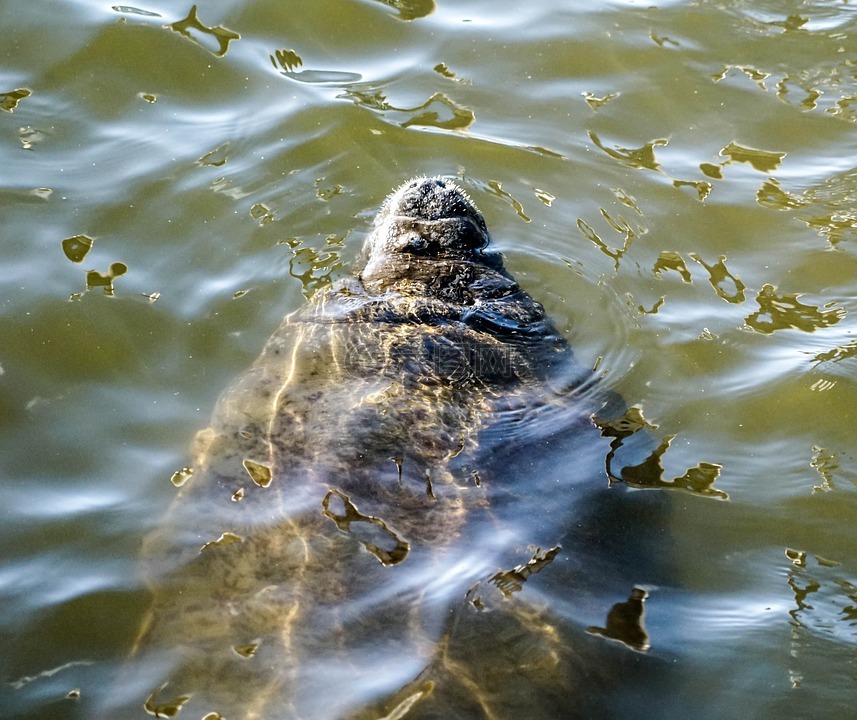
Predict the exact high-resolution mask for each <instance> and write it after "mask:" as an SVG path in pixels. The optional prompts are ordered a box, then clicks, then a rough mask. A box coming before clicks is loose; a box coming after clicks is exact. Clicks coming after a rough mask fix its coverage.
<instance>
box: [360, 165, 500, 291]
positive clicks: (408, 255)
mask: <svg viewBox="0 0 857 720" xmlns="http://www.w3.org/2000/svg"><path fill="white" fill-rule="evenodd" d="M490 241H491V236H490V235H489V234H488V228H487V226H486V225H485V219H484V218H483V217H482V213H480V212H479V210H477V209H476V206H475V205H474V204H473V202H472V201H471V200H470V198H469V197H468V196H467V193H465V192H464V191H463V190H462V189H461V188H460V187H458V185H456V184H455V183H454V182H452V181H451V180H446V179H444V178H441V177H418V178H414V179H413V180H409V181H408V182H406V183H405V184H404V185H402V186H401V187H399V188H398V189H397V190H395V191H394V192H393V193H392V194H391V195H390V196H389V197H388V198H387V200H386V201H385V202H384V204H383V205H382V206H381V209H380V210H379V211H378V214H377V215H376V216H375V222H374V225H373V228H372V232H371V233H370V234H369V236H368V237H367V238H366V243H365V245H364V246H363V255H364V261H365V266H364V267H363V271H362V272H361V273H360V276H361V279H362V280H363V281H364V283H373V282H381V283H382V284H385V285H386V284H389V283H390V282H392V281H394V280H398V279H417V277H416V276H420V275H424V274H426V273H427V272H431V270H430V269H429V268H431V267H432V266H433V267H434V271H435V272H438V271H440V270H439V268H443V267H449V266H450V264H455V263H460V262H471V263H478V264H484V265H489V266H492V267H496V266H497V264H498V262H499V255H498V254H497V253H493V252H484V249H485V248H486V247H487V245H488V244H489V243H490ZM408 274H411V275H412V276H414V277H411V278H409V277H408Z"/></svg>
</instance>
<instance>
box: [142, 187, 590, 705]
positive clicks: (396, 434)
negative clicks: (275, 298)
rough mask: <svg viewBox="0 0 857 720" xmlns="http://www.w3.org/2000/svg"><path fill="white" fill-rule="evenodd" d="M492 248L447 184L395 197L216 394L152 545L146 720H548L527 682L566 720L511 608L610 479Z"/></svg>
mask: <svg viewBox="0 0 857 720" xmlns="http://www.w3.org/2000/svg"><path fill="white" fill-rule="evenodd" d="M489 241H490V238H489V234H488V230H487V228H486V225H485V221H484V219H483V217H482V215H481V214H480V213H479V212H478V211H477V210H476V208H475V207H474V205H473V204H472V202H471V201H470V200H469V199H468V197H467V196H466V195H465V194H464V192H463V191H462V190H460V189H459V187H458V186H457V185H455V184H454V183H453V182H450V181H448V180H444V179H441V178H417V179H415V180H413V181H411V182H409V183H406V184H405V185H403V186H402V187H401V188H399V189H398V190H397V191H396V192H395V193H393V194H392V195H391V196H390V197H389V198H388V199H387V201H386V202H385V203H384V205H383V206H382V208H381V210H380V211H379V213H378V215H377V217H376V219H375V224H374V227H373V229H372V230H371V232H370V234H369V235H368V238H367V240H366V243H365V247H364V257H363V260H362V268H361V269H360V270H359V272H358V273H357V274H356V275H355V276H354V277H351V278H348V279H345V280H342V281H340V282H338V283H335V284H333V285H332V286H330V287H328V288H327V289H325V290H323V291H320V292H319V293H317V295H316V296H315V297H314V298H313V299H312V301H311V302H310V303H309V304H308V305H307V306H306V307H304V308H303V309H301V310H299V311H298V312H296V313H294V314H293V315H291V316H289V317H287V318H286V320H285V321H284V322H283V324H282V325H281V327H280V328H279V329H278V330H277V331H276V332H275V333H274V335H273V336H272V337H271V339H270V340H269V341H268V343H267V345H266V346H265V348H264V350H263V352H262V354H261V356H260V357H259V358H258V359H257V360H256V362H255V363H254V364H253V366H252V367H251V368H250V369H249V370H248V371H247V372H246V373H245V374H243V375H242V376H241V377H239V378H238V380H237V381H236V383H235V384H234V385H233V386H232V387H231V388H229V389H228V390H227V391H226V392H225V394H224V395H223V396H222V397H221V399H220V400H219V402H218V404H217V407H216V409H215V411H214V414H213V420H212V423H211V426H210V427H209V428H207V429H206V430H204V431H203V432H201V433H200V434H199V435H198V437H197V440H196V442H195V445H194V466H193V474H192V476H191V477H190V478H189V479H188V481H187V482H186V483H185V484H184V485H183V486H182V487H181V488H180V490H179V492H178V497H177V499H176V501H175V503H174V505H173V507H172V508H171V510H170V511H169V514H168V517H167V518H166V520H165V521H164V523H163V525H162V526H161V527H160V528H159V529H158V531H157V532H156V533H154V534H153V535H152V537H151V538H149V540H148V541H147V547H146V551H145V557H146V561H145V566H146V572H147V575H148V577H149V578H150V580H151V584H152V586H153V588H154V604H153V608H152V611H151V613H150V617H149V620H148V622H147V624H146V627H145V628H144V630H143V632H142V633H141V639H140V641H139V648H138V650H137V652H136V658H137V662H138V672H137V682H138V683H139V685H140V686H141V687H146V688H147V691H151V692H149V693H148V697H147V699H146V700H145V708H146V710H147V711H148V712H149V713H150V714H152V715H156V716H158V715H161V716H169V715H172V714H175V713H176V712H178V710H179V709H181V708H182V706H183V705H185V704H187V705H188V710H187V711H188V712H193V713H194V715H193V716H194V717H201V716H202V715H204V714H206V713H211V715H207V716H206V717H210V718H216V717H223V718H227V719H228V720H235V719H238V718H244V719H246V720H250V719H252V718H272V719H273V718H276V719H278V720H279V719H282V718H340V717H389V718H393V717H396V718H400V717H462V718H464V717H468V718H469V717H492V718H502V717H523V716H524V715H521V714H520V712H521V707H529V710H528V711H527V712H526V716H527V717H540V716H541V715H539V713H538V712H536V711H535V710H534V709H533V708H535V707H537V705H538V703H537V702H535V701H534V700H533V698H532V697H529V699H527V695H526V693H527V692H529V691H528V690H527V689H526V688H525V689H524V696H523V697H517V698H514V697H510V696H508V693H509V687H508V683H511V682H513V680H514V682H517V683H518V684H520V682H522V679H523V681H524V682H527V683H533V688H530V690H532V691H533V692H536V690H538V688H541V690H539V692H545V693H553V694H554V695H557V696H558V699H557V698H555V699H554V701H552V703H553V704H550V703H548V704H546V706H545V707H546V708H549V709H546V710H545V711H544V716H545V717H548V716H550V715H551V713H553V712H555V711H556V707H558V706H559V705H558V704H560V703H561V702H562V701H563V698H562V694H563V693H565V692H568V691H569V686H570V684H571V683H572V682H574V679H573V678H570V675H572V674H573V672H577V671H579V668H578V670H577V671H573V670H572V669H570V668H571V665H570V664H569V662H567V661H568V659H569V658H568V657H567V656H568V655H569V653H570V652H571V651H570V650H569V649H568V648H566V647H563V646H562V645H561V644H559V643H558V641H557V637H556V636H557V633H556V632H555V631H554V629H552V628H553V626H552V625H551V624H550V622H548V621H547V620H545V619H544V618H543V615H544V613H545V612H546V609H545V607H544V606H539V605H538V604H537V603H536V604H534V605H525V604H524V603H522V602H518V600H517V599H518V597H519V596H518V595H517V594H516V593H517V591H518V590H520V589H521V588H522V587H523V584H524V582H525V581H526V580H527V578H528V577H529V576H530V575H532V574H534V573H537V572H539V571H540V570H542V569H543V568H545V567H547V566H548V565H549V564H550V563H551V561H552V560H553V559H554V557H556V556H557V553H559V552H561V551H560V549H559V547H558V546H557V545H558V543H559V541H560V540H561V539H562V536H563V532H564V528H565V526H566V524H567V522H568V517H569V513H570V512H571V509H573V507H574V504H575V502H577V501H578V500H579V498H580V497H581V494H582V493H583V492H584V489H581V488H585V487H586V486H591V485H598V486H602V485H606V478H605V476H604V457H605V454H606V447H605V441H604V440H602V439H601V435H600V433H599V431H598V430H597V428H595V427H594V425H593V423H592V421H591V416H592V415H593V413H596V412H599V411H601V408H602V406H603V404H604V396H603V395H601V394H599V392H597V391H596V390H594V389H593V385H594V381H593V378H592V376H591V373H588V372H584V371H582V370H581V369H580V368H579V367H578V366H577V365H576V364H575V362H574V360H573V358H572V355H571V352H570V350H569V347H568V345H567V343H566V341H565V339H564V338H563V337H562V336H561V335H560V334H559V333H558V332H557V330H556V329H555V328H554V326H553V325H552V324H551V322H550V321H549V319H548V318H547V317H546V314H545V311H544V309H543V308H542V306H541V305H539V304H538V303H537V302H535V301H534V300H533V299H532V298H531V297H530V296H529V295H528V294H527V293H525V292H524V291H523V290H522V289H521V288H520V287H519V286H518V284H517V283H516V281H515V280H514V279H513V278H512V276H511V275H510V274H509V273H508V272H507V271H506V270H505V268H504V266H503V262H502V258H501V256H500V255H499V253H497V252H496V251H495V250H493V249H492V247H491V246H490V244H489ZM502 568H512V569H509V570H507V571H506V572H498V569H502ZM523 594H524V593H521V595H523ZM540 618H541V619H540ZM480 623H481V624H480ZM480 628H481V629H480ZM479 634H481V635H483V637H487V638H488V645H487V646H486V647H488V648H489V650H488V651H487V652H489V653H491V652H494V653H495V656H494V657H492V658H490V662H488V661H486V660H485V658H484V657H483V658H482V660H481V661H480V660H478V659H476V660H474V655H479V653H480V652H482V651H481V650H479V647H480V645H479V642H478V640H474V636H475V635H479ZM501 638H502V640H501ZM492 642H493V643H499V644H497V645H495V646H494V650H491V649H490V647H491V643H492ZM479 662H482V663H483V664H484V665H485V667H484V668H482V669H480V668H478V667H476V665H478V664H479ZM501 665H502V667H501ZM577 680H578V681H579V678H577ZM504 683H506V685H505V686H504ZM534 702H535V704H534ZM521 703H524V705H521ZM191 706H192V707H193V708H194V709H193V710H192V711H191V710H189V708H190V707H191Z"/></svg>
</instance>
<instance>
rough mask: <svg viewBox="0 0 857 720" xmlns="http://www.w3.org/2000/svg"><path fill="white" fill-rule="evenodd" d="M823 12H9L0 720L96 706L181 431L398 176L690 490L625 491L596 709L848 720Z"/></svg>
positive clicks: (842, 345)
mask: <svg viewBox="0 0 857 720" xmlns="http://www.w3.org/2000/svg"><path fill="white" fill-rule="evenodd" d="M855 9H857V6H855V5H854V3H853V2H847V1H845V0H835V1H834V0H826V1H825V0H818V1H816V2H799V1H797V0H793V1H791V2H771V1H769V0H746V1H742V0H734V1H732V2H728V1H726V0H721V1H720V2H704V1H699V2H680V1H677V0H673V1H664V2H658V0H653V1H652V2H635V1H633V0H626V1H625V2H619V1H616V2H587V3H575V2H571V1H570V0H564V1H562V2H551V3H547V2H530V3H519V2H512V1H511V0H492V1H491V2H476V1H475V0H471V1H470V2H459V1H455V2H453V1H452V0H437V1H436V2H432V0H386V1H384V2H382V1H379V0H324V1H321V0H314V1H313V2H309V1H308V0H291V1H290V2H288V3H284V2H273V1H272V0H256V1H253V0H241V1H238V0H232V1H230V0H222V1H220V2H213V1H205V0H203V1H202V2H200V3H199V4H198V6H197V8H196V10H195V11H194V10H192V8H191V7H190V4H188V5H183V6H179V5H177V4H176V3H175V2H167V1H166V0H152V1H150V2H147V3H146V4H145V5H135V6H133V7H132V6H118V5H117V6H111V5H110V4H109V3H106V2H95V1H93V0H76V1H72V0H67V1H65V2H60V1H59V0H39V2H29V3H28V2H22V1H21V0H6V1H5V2H4V3H3V4H2V6H0V29H2V33H0V37H2V41H0V258H2V259H0V267H2V273H0V428H2V436H0V438H2V439H0V442H2V451H0V473H2V475H0V483H2V484H0V517H2V524H1V527H2V529H0V533H2V543H0V547H2V550H0V554H2V558H3V561H2V565H0V599H2V605H0V607H2V614H0V633H2V635H0V637H2V641H0V646H2V648H3V650H2V653H0V683H2V685H0V708H2V710H1V711H0V715H2V716H3V717H4V718H5V717H8V718H36V717H38V718H52V717H56V718H77V717H80V718H89V717H96V716H97V710H98V708H103V707H106V706H110V704H111V703H110V699H111V698H110V695H111V687H112V686H111V682H112V681H113V678H114V676H115V674H116V671H117V668H119V666H120V665H121V664H122V662H123V659H124V658H125V656H126V655H127V653H128V651H129V648H130V647H131V644H132V642H133V638H134V636H135V634H136V632H137V629H138V624H139V622H140V621H141V618H142V617H143V615H144V613H145V608H146V606H147V603H148V594H147V592H146V590H145V589H144V586H143V584H142V582H141V580H140V578H139V575H138V571H137V557H138V552H139V548H140V544H141V542H142V538H143V537H144V536H145V534H146V533H147V531H149V530H150V529H152V528H153V527H156V526H157V525H158V523H159V519H160V518H161V516H162V514H163V512H164V509H165V508H166V506H167V505H168V503H169V502H170V499H171V497H172V496H173V494H174V492H175V489H174V488H173V486H172V485H171V483H170V476H171V475H172V473H173V472H174V471H175V470H177V469H179V468H181V467H182V466H183V465H185V464H186V463H187V462H188V450H187V448H188V445H189V443H190V441H191V439H192V437H193V435H194V433H195V432H196V431H197V430H198V429H199V428H201V427H204V426H205V424H206V423H207V422H208V418H209V415H210V413H211V409H212V406H213V403H214V401H215V399H216V398H217V396H218V394H219V393H220V391H221V390H222V389H223V388H224V387H225V386H226V385H227V384H228V382H229V381H230V380H231V379H232V378H233V377H234V376H235V375H236V374H238V373H239V372H240V371H241V370H242V369H244V368H245V367H246V366H247V365H248V364H249V363H250V362H251V361H252V359H253V358H254V357H255V356H256V355H257V354H258V352H259V350H260V349H261V347H262V345H263V343H264V341H265V339H266V338H267V337H268V336H269V335H270V333H271V332H272V331H273V329H274V328H275V327H276V326H277V324H278V323H279V320H280V319H281V317H282V316H283V315H284V314H285V313H287V312H289V311H291V310H293V309H294V308H296V307H298V306H300V305H301V304H302V303H303V302H304V298H305V297H306V296H308V295H310V294H311V293H312V292H313V291H314V290H316V289H317V288H319V287H321V286H323V285H324V284H326V283H327V282H329V280H330V279H331V278H335V277H339V276H341V275H343V274H344V273H347V272H348V268H349V267H350V265H351V263H352V261H353V260H354V259H355V257H356V256H357V254H358V250H359V247H360V243H361V241H362V238H363V236H364V234H365V232H366V229H367V226H368V223H369V220H370V218H371V216H372V215H373V214H374V211H375V208H376V207H377V206H378V204H379V203H380V201H381V200H382V199H383V198H384V197H385V195H386V194H387V193H388V192H389V191H390V189H391V188H393V187H394V186H396V185H398V184H399V183H400V182H402V181H403V180H405V179H406V178H408V177H409V176H411V175H414V174H418V173H426V174H446V175H451V176H455V177H457V178H459V180H460V182H461V183H462V184H463V185H464V186H465V187H467V188H468V190H469V191H470V193H471V195H472V196H473V198H474V200H475V201H476V203H477V204H478V205H479V206H480V208H481V209H482V211H483V212H484V214H485V216H486V219H487V221H488V224H489V227H490V228H491V229H492V232H493V235H494V238H495V241H496V244H497V246H498V247H499V248H500V249H501V250H502V252H503V253H504V255H505V257H506V261H507V266H508V268H509V269H510V271H511V272H512V273H513V274H514V275H515V276H516V277H517V278H518V280H519V281H520V282H521V284H522V285H523V286H524V287H525V288H526V289H527V290H528V291H529V292H531V294H533V295H534V296H536V298H537V299H539V300H540V301H542V302H543V303H544V304H545V306H546V307H547V308H548V310H549V312H550V313H551V315H552V316H553V318H554V319H555V321H556V322H557V325H558V326H559V327H560V329H561V330H562V331H563V332H564V333H565V334H566V335H567V337H568V338H569V340H570V341H571V343H572V345H573V347H574V348H575V351H576V353H577V356H578V358H579V359H580V360H581V362H583V363H584V364H586V365H590V366H597V367H598V368H599V371H600V372H601V373H603V375H604V383H605V385H607V386H609V387H611V388H613V389H615V390H618V391H619V392H620V393H621V394H622V395H623V396H624V398H625V399H626V400H627V402H628V403H629V404H632V405H637V406H639V407H640V408H641V409H642V412H643V414H644V416H645V418H646V419H647V420H648V421H649V422H650V423H653V424H654V425H656V426H657V429H656V430H655V431H653V434H654V435H655V436H656V438H657V439H658V440H659V441H664V440H666V439H667V438H670V437H672V438H673V439H672V440H671V444H670V446H669V449H668V450H666V452H665V453H664V455H663V458H662V462H663V465H664V468H665V470H664V477H665V478H666V479H667V480H669V479H671V478H680V477H682V476H683V475H684V474H685V473H686V471H687V469H688V468H693V467H696V466H698V465H699V464H700V463H708V464H710V465H716V466H719V476H718V477H717V479H716V481H715V482H714V484H713V488H714V489H715V490H717V491H718V492H717V493H709V494H708V495H703V494H699V493H697V494H694V493H690V492H685V491H680V490H655V491H646V492H650V493H657V494H659V495H661V496H662V502H663V503H665V504H666V507H667V508H668V517H669V522H668V524H667V527H666V530H665V532H666V542H667V544H668V547H669V552H670V555H671V557H670V566H671V568H672V571H671V574H670V575H669V577H668V578H667V579H666V580H658V581H657V582H655V581H654V580H653V577H650V576H647V572H648V570H647V568H646V566H645V565H642V566H641V567H640V570H639V575H638V576H629V577H628V578H627V580H628V584H627V587H628V590H630V588H631V587H632V586H634V585H638V586H640V587H643V588H645V589H646V590H647V591H648V593H649V595H648V599H647V600H646V617H645V626H646V629H647V631H648V633H649V636H650V642H651V648H650V649H649V650H648V652H647V653H646V657H647V658H650V659H652V665H651V667H652V668H655V670H652V671H650V672H649V673H648V675H647V677H650V682H651V686H650V688H649V690H648V692H646V693H643V694H640V695H637V694H635V693H638V692H639V689H634V690H633V691H632V690H631V689H629V690H628V695H627V697H625V698H624V699H623V704H624V705H625V706H626V707H627V708H629V709H628V713H627V715H626V716H628V717H631V716H633V717H639V718H649V717H675V718H678V717H686V716H688V715H689V714H692V715H693V716H694V717H698V718H731V717H734V716H735V715H736V714H737V713H740V714H741V715H742V716H746V717H753V718H763V719H766V718H781V717H784V716H786V717H812V718H828V717H829V718H839V717H844V716H845V715H847V713H848V712H851V710H850V708H851V706H852V704H853V702H852V700H853V697H854V692H855V689H857V662H855V659H857V656H855V650H856V649H857V559H855V558H857V540H855V533H854V530H853V526H854V522H855V520H857V487H855V484H857V459H855V449H854V448H855V443H854V440H853V429H852V426H853V421H854V418H855V410H854V407H855V403H857V392H855V384H854V380H853V378H854V371H855V363H857V338H855V334H854V333H855V321H854V317H855V313H857V301H855V297H857V210H855V207H857V133H855V122H857V37H855V33H857V12H855ZM673 436H674V437H673ZM705 467H710V466H709V465H706V466H705ZM605 483H606V480H605ZM615 490H616V491H617V494H616V497H617V498H620V500H618V501H617V502H621V497H623V496H620V495H619V494H618V493H620V492H624V490H623V489H622V488H621V487H619V488H615ZM637 494H639V491H637ZM633 495H634V493H626V495H625V496H627V497H631V496H633ZM725 496H728V499H726V497H725ZM611 531H615V528H611ZM664 537H665V536H664V535H663V534H660V535H659V537H658V542H656V543H653V544H652V553H662V552H663V546H664V543H665V540H664ZM638 542H639V543H645V542H646V539H645V538H637V537H636V536H634V537H629V538H628V543H629V545H630V544H635V545H636V543H638ZM645 549H646V546H645V545H644V546H643V550H645ZM566 550H568V552H570V553H571V552H573V549H572V548H566ZM638 551H639V548H637V547H635V552H638ZM497 569H498V570H499V569H507V568H500V567H498V568H497ZM597 569H598V568H590V570H595V571H597ZM528 590H529V587H527V588H525V589H524V590H523V591H522V592H521V593H520V596H521V597H524V596H525V595H526V594H527V592H528ZM553 592H554V596H555V597H558V596H559V594H558V591H557V590H556V588H554V589H553ZM533 594H534V595H535V592H534V593H533ZM572 594H573V593H572ZM626 598H627V595H626V596H624V597H623V596H617V597H616V598H615V602H617V603H618V602H621V601H623V600H625V599H626ZM608 609H609V605H608V606H605V607H600V606H599V607H592V608H584V609H579V608H578V609H573V608H572V609H567V608H566V609H563V608H560V609H559V610H557V611H558V612H560V613H561V614H565V615H571V614H575V620H576V621H578V622H581V623H583V626H584V627H585V626H586V625H592V626H602V625H603V624H604V618H605V615H606V612H607V610H608ZM604 642H605V643H608V641H607V640H605V641H604ZM622 652H627V653H629V654H630V653H633V651H632V650H627V651H625V650H624V649H622ZM659 662H660V663H661V665H658V663H659ZM658 667H663V668H664V672H663V673H659V672H658V671H657V668H658ZM618 687H619V690H618V691H617V692H619V693H620V694H621V687H622V686H621V683H618ZM642 697H645V703H648V704H645V705H644V704H642V701H640V702H637V700H638V698H642ZM143 699H144V698H143ZM574 702H575V700H574V698H573V697H570V698H569V707H570V708H573V707H574ZM570 712H571V711H570ZM202 714H203V713H202V712H198V711H197V710H195V709H194V708H193V707H192V706H191V705H188V706H187V707H186V708H185V709H184V710H183V711H182V717H185V716H188V717H201V715H202ZM133 716H135V717H145V716H146V715H145V711H144V710H143V706H142V700H141V702H140V703H139V713H138V714H137V715H133Z"/></svg>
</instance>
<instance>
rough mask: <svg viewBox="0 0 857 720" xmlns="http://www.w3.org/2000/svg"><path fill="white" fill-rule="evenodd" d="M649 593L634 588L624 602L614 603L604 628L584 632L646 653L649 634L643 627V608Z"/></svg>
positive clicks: (649, 644) (590, 628)
mask: <svg viewBox="0 0 857 720" xmlns="http://www.w3.org/2000/svg"><path fill="white" fill-rule="evenodd" d="M647 597H649V593H648V592H646V591H645V590H643V589H642V588H634V589H633V590H632V591H631V594H630V596H629V597H628V599H627V600H626V601H625V602H621V603H616V604H615V605H614V606H613V607H612V608H610V612H608V613H607V623H606V625H605V627H595V626H592V627H588V628H586V632H589V633H592V634H593V635H601V636H603V637H606V638H610V639H611V640H618V641H619V642H620V643H622V644H623V645H627V646H628V647H629V648H631V649H632V650H637V651H638V652H646V651H647V650H648V649H649V648H650V647H651V643H650V642H649V633H648V632H646V628H645V627H644V625H643V617H644V615H645V614H646V608H645V607H644V606H643V603H644V602H645V600H646V598H647Z"/></svg>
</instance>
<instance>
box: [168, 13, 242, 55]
mask: <svg viewBox="0 0 857 720" xmlns="http://www.w3.org/2000/svg"><path fill="white" fill-rule="evenodd" d="M167 27H168V28H169V29H170V30H175V32H177V33H179V35H182V36H184V37H186V38H187V39H188V40H192V41H193V42H195V43H196V44H197V45H199V46H201V47H204V48H205V49H206V50H208V51H209V52H210V53H211V54H212V55H214V56H215V57H223V56H224V55H226V51H227V50H229V43H231V42H232V41H233V40H240V39H241V36H240V35H239V34H238V33H237V32H234V31H232V30H230V29H229V28H225V27H223V26H222V25H217V26H216V27H208V26H206V25H203V24H202V23H201V22H200V20H199V17H197V14H196V5H193V6H192V7H191V9H190V13H189V14H188V16H187V17H186V18H184V19H183V20H178V21H176V22H174V23H170V24H169V25H167ZM209 37H210V38H213V42H214V43H216V45H217V47H216V49H215V48H214V47H213V46H210V45H211V42H212V41H211V40H209V39H208V38H209Z"/></svg>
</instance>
